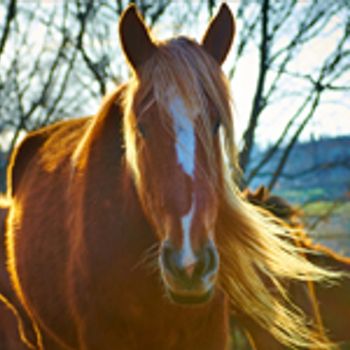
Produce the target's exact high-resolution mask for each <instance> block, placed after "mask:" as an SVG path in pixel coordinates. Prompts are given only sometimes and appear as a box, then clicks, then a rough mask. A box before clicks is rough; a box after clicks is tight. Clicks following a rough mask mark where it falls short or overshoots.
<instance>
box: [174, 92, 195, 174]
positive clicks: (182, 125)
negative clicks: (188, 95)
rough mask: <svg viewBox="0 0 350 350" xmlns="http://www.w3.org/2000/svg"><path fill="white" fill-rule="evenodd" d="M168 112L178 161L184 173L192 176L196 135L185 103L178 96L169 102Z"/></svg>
mask: <svg viewBox="0 0 350 350" xmlns="http://www.w3.org/2000/svg"><path fill="white" fill-rule="evenodd" d="M170 113H171V115H172V117H173V119H174V128H175V136H176V154H177V158H178V161H179V163H180V164H181V166H182V168H183V170H184V171H185V173H187V174H188V175H190V176H191V177H193V175H194V165H195V148H196V135H195V131H194V128H193V124H192V122H191V120H190V118H189V116H188V111H187V109H186V107H185V104H184V102H183V100H182V99H181V98H179V97H178V96H176V97H174V99H173V100H172V102H171V103H170Z"/></svg>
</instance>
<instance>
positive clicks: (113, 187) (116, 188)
mask: <svg viewBox="0 0 350 350" xmlns="http://www.w3.org/2000/svg"><path fill="white" fill-rule="evenodd" d="M94 128H95V130H92V136H93V137H91V138H90V140H89V143H88V144H87V145H86V149H85V150H84V152H85V154H83V157H84V159H85V160H84V162H83V163H84V165H83V168H82V169H79V171H77V172H76V175H75V177H74V178H73V180H72V181H73V183H72V185H73V186H72V191H73V193H74V195H73V196H72V197H74V200H73V201H72V203H71V205H72V207H71V211H72V212H78V213H80V214H79V216H80V218H73V225H74V228H73V230H74V231H75V232H78V231H80V236H81V239H83V240H84V241H85V240H86V241H87V244H89V246H90V248H91V247H92V249H94V248H95V247H96V249H98V247H99V246H100V245H101V244H105V245H110V246H111V247H115V249H120V252H122V250H123V249H124V250H125V249H128V250H129V251H130V253H132V251H134V254H135V256H136V255H138V254H139V252H140V251H142V250H145V249H147V248H149V247H150V246H151V245H152V244H154V243H155V235H154V234H153V232H152V229H151V227H150V225H149V224H148V222H147V220H146V218H145V216H144V213H143V210H142V206H141V204H140V201H139V198H138V195H137V192H136V189H135V186H134V181H133V179H132V176H131V175H130V171H129V170H128V166H127V164H126V161H125V156H124V147H123V139H122V134H121V130H122V115H121V109H120V108H119V107H118V105H113V106H111V108H110V110H109V112H108V113H107V114H106V115H105V116H104V117H103V119H102V120H99V121H97V123H95V126H94ZM90 248H89V249H90ZM130 256H132V254H130Z"/></svg>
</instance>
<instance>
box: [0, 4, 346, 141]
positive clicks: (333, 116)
mask: <svg viewBox="0 0 350 350" xmlns="http://www.w3.org/2000/svg"><path fill="white" fill-rule="evenodd" d="M23 1H26V2H30V0H23ZM55 1H60V0H50V1H43V5H45V6H47V7H50V6H52V4H54V3H55ZM178 3H181V0H179V1H178ZM309 3H310V1H308V0H305V1H299V2H298V6H299V7H300V8H302V7H303V6H307V5H308V4H309ZM228 4H229V6H230V8H231V9H232V11H233V12H234V13H237V8H238V5H239V2H238V1H228ZM0 9H3V7H0ZM3 17H4V13H1V12H0V20H1V19H2V18H3ZM295 20H296V19H295ZM343 20H344V19H343V18H341V17H336V16H335V17H334V18H333V20H332V21H331V22H330V23H328V25H327V27H326V28H323V34H322V36H319V37H318V38H317V39H316V40H313V41H312V42H310V43H308V45H307V46H306V47H305V48H304V49H302V50H300V52H299V53H298V56H297V57H296V59H294V61H293V65H292V66H291V67H290V69H291V70H293V71H295V72H297V71H304V70H305V69H312V67H314V66H317V65H319V64H320V63H321V62H320V61H322V58H323V57H326V56H327V54H328V53H329V52H330V50H332V48H333V47H334V45H335V44H336V43H337V42H338V39H339V37H340V35H341V32H340V31H339V30H335V29H334V28H336V27H337V25H338V24H339V23H340V22H341V21H343ZM207 22H208V18H207V14H206V13H204V12H202V13H199V14H196V15H195V20H194V21H193V22H191V24H190V25H189V27H188V26H183V27H180V28H179V29H176V30H175V32H176V33H177V34H185V35H188V32H190V36H191V37H194V38H195V39H197V40H200V38H201V37H202V35H203V33H204V31H205V28H206V26H207ZM288 25H289V26H293V25H294V24H293V22H291V24H288ZM112 30H113V31H115V26H113V28H112ZM241 30H243V28H242V23H241V22H238V23H237V32H238V33H239V32H240V31H241ZM289 30H291V29H290V28H285V30H284V32H285V33H284V35H282V36H281V45H283V40H287V39H288V35H289ZM32 31H33V32H34V33H35V36H33V38H34V39H35V40H34V41H33V45H34V46H33V52H35V45H36V44H35V43H39V42H40V38H41V37H43V28H42V26H41V25H40V24H39V23H37V24H34V26H33V27H32ZM154 32H155V34H156V36H157V37H159V38H160V39H162V38H167V37H169V36H171V33H173V32H174V29H173V28H171V29H170V30H169V23H168V21H167V20H166V19H165V18H162V19H161V20H160V22H159V24H158V25H157V26H156V27H155V28H154ZM111 37H113V36H111ZM116 43H118V42H117V41H116ZM235 43H236V42H235ZM235 43H234V44H235ZM113 45H114V44H113ZM257 46H258V43H257V42H252V43H251V45H250V46H249V47H248V50H247V52H246V54H245V55H244V57H243V58H242V59H241V60H240V61H239V64H238V66H237V69H236V74H235V76H234V79H233V81H232V84H231V87H232V94H233V99H234V109H235V129H236V134H237V139H238V140H239V139H240V138H241V136H242V134H243V131H244V129H245V127H246V125H247V121H248V119H249V115H250V111H251V105H252V99H253V96H254V92H255V86H256V81H257V74H258V67H259V60H258V56H257ZM235 49H236V46H234V47H233V49H232V53H231V54H230V55H229V56H228V58H227V60H226V63H225V64H224V66H223V69H224V71H225V72H228V71H229V70H230V68H231V66H232V62H233V59H234V55H235ZM349 74H350V73H349ZM343 81H344V82H347V83H348V84H350V76H349V75H348V76H344V77H343ZM283 83H284V86H283V88H285V89H286V91H288V90H290V89H293V90H297V91H298V93H299V94H300V95H303V93H304V91H305V89H306V86H304V85H303V83H301V82H300V81H298V80H296V79H290V81H288V80H285V81H284V82H283ZM349 101H350V98H349V92H348V93H347V94H345V93H343V94H340V93H337V94H328V95H327V94H326V95H325V96H324V99H323V100H322V105H321V106H320V108H318V110H317V112H316V114H315V117H314V118H313V120H312V122H311V123H310V124H309V125H308V126H307V128H306V129H305V131H304V132H303V134H302V135H301V139H303V140H306V139H308V138H310V136H311V135H313V136H314V137H316V138H318V137H325V136H336V135H348V134H350V102H349ZM299 103H300V97H298V96H296V97H294V98H291V97H288V98H285V97H284V98H283V96H281V98H278V99H277V100H276V101H274V104H273V105H271V106H270V107H269V108H268V109H267V110H266V112H265V113H264V114H263V116H262V118H261V122H260V124H259V128H258V130H257V140H258V143H260V144H261V145H263V146H264V145H267V144H269V143H270V142H271V141H272V140H274V139H275V138H276V135H277V134H278V133H279V132H280V130H282V129H283V127H284V126H285V125H286V123H287V122H288V117H289V116H290V115H291V114H292V113H293V111H294V110H295V109H296V108H297V106H298V104H299ZM98 105H99V101H97V100H96V101H94V102H92V103H91V105H90V106H89V109H91V108H93V109H95V110H97V108H98ZM1 142H2V143H3V144H4V142H6V140H0V145H1Z"/></svg>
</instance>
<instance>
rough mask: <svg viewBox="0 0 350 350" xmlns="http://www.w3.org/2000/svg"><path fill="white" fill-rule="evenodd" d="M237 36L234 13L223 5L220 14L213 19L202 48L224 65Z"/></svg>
mask: <svg viewBox="0 0 350 350" xmlns="http://www.w3.org/2000/svg"><path fill="white" fill-rule="evenodd" d="M234 35H235V20H234V18H233V15H232V12H231V10H230V9H229V7H228V6H227V4H225V3H223V4H222V5H221V7H220V9H219V12H218V14H217V15H216V16H215V17H213V19H212V20H211V22H210V23H209V26H208V28H207V30H206V32H205V34H204V37H203V39H202V46H203V47H204V48H205V50H206V51H207V52H208V53H209V54H210V55H211V56H213V57H214V58H215V59H216V61H217V62H218V63H219V64H222V63H223V62H224V60H225V58H226V56H227V54H228V52H229V50H230V47H231V44H232V41H233V37H234Z"/></svg>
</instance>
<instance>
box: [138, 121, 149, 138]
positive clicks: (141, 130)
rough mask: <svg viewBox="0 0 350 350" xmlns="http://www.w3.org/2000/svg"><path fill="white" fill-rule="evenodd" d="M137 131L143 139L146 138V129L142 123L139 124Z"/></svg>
mask: <svg viewBox="0 0 350 350" xmlns="http://www.w3.org/2000/svg"><path fill="white" fill-rule="evenodd" d="M137 130H138V131H139V133H140V135H141V136H142V137H144V138H145V137H146V134H147V133H146V128H145V126H144V125H143V124H142V123H137Z"/></svg>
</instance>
